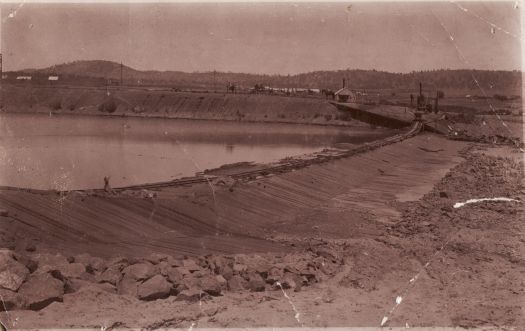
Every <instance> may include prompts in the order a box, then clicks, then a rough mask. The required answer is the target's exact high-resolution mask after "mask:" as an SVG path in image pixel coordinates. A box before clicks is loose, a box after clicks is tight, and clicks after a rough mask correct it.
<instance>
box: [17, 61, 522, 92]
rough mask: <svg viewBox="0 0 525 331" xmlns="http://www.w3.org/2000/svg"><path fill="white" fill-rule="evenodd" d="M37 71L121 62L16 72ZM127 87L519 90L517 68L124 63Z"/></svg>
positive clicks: (116, 69) (115, 66) (95, 73)
mask: <svg viewBox="0 0 525 331" xmlns="http://www.w3.org/2000/svg"><path fill="white" fill-rule="evenodd" d="M22 72H25V73H31V74H37V75H38V74H40V75H49V74H57V75H65V76H70V77H76V78H77V79H81V78H82V77H86V78H97V79H98V80H99V81H105V80H107V79H111V80H113V81H120V74H121V65H120V64H119V63H115V62H111V61H100V60H95V61H75V62H71V63H65V64H60V65H56V66H53V67H49V68H45V69H38V70H35V69H30V70H21V71H19V72H18V73H22ZM122 76H123V79H124V84H126V85H136V84H142V85H172V86H192V87H203V88H213V86H216V87H217V89H221V88H223V87H224V85H226V84H227V83H228V82H233V83H235V84H237V85H239V86H244V87H252V86H253V85H255V84H263V85H267V86H272V87H297V88H319V89H323V88H327V89H333V90H335V89H338V88H340V87H341V85H342V79H343V78H346V82H347V86H350V87H351V88H356V89H396V90H400V89H405V90H414V89H417V87H418V84H419V82H422V83H423V84H424V86H425V88H432V89H444V90H477V89H479V88H478V84H479V86H480V87H481V88H483V89H484V90H486V93H487V94H489V95H492V91H508V93H515V94H521V84H522V73H521V72H520V71H491V70H467V69H463V70H446V69H443V70H431V71H418V72H411V73H404V74H401V73H390V72H385V71H376V70H338V71H314V72H309V73H303V74H298V75H287V76H283V75H258V74H243V73H225V72H217V73H215V74H214V73H213V72H204V73H186V72H180V71H140V70H136V69H133V68H130V67H128V66H123V67H122Z"/></svg>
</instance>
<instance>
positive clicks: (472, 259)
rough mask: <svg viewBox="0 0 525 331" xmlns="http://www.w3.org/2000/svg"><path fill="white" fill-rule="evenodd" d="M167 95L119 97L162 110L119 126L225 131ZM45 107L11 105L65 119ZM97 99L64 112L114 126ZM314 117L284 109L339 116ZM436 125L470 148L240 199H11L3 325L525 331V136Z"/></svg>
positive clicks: (257, 184) (228, 184)
mask: <svg viewBox="0 0 525 331" xmlns="http://www.w3.org/2000/svg"><path fill="white" fill-rule="evenodd" d="M3 92H5V91H3ZM19 92H20V91H18V92H17V93H19ZM35 93H44V92H42V91H37V92H35ZM61 93H62V96H61V98H62V99H61V100H67V102H70V101H71V100H72V99H69V97H68V95H69V92H68V91H61ZM141 93H143V92H141ZM44 94H45V93H44ZM161 96H162V95H161V94H159V95H155V96H154V97H150V96H148V97H147V99H148V100H145V99H144V98H146V96H145V95H143V94H140V93H138V94H133V93H131V92H130V94H126V95H121V96H120V97H121V98H120V99H119V100H121V101H122V100H124V99H125V100H128V101H129V100H131V99H132V97H133V98H136V100H135V99H133V100H134V101H133V103H132V104H133V105H137V104H142V105H148V106H147V107H145V108H144V109H143V108H135V106H129V107H128V106H125V105H124V104H125V103H124V102H122V103H120V104H119V107H120V109H117V111H116V112H117V113H118V112H119V111H122V112H129V111H131V110H132V109H138V110H137V111H138V112H139V113H140V112H144V113H156V112H162V111H164V112H165V110H166V109H168V112H170V111H172V110H174V109H175V110H176V111H175V115H174V116H182V117H184V116H186V115H188V114H186V113H185V111H186V110H188V111H191V118H197V117H199V116H201V115H202V116H204V117H207V116H208V117H209V115H210V113H209V112H207V110H209V109H215V108H214V107H216V106H217V105H216V103H217V102H219V101H220V100H219V99H220V98H219V99H217V98H216V97H212V98H207V97H204V98H203V99H200V96H198V95H196V96H191V97H190V96H184V95H173V96H163V97H161ZM38 97H39V98H33V99H32V98H23V97H22V94H20V95H13V99H12V100H11V101H12V102H13V105H15V104H16V103H17V102H27V100H30V101H31V100H35V102H34V104H32V105H31V104H27V107H28V108H27V109H25V110H26V111H35V109H33V110H30V108H31V107H36V108H38V109H39V110H40V111H49V109H50V107H51V108H52V107H53V102H52V101H53V100H52V98H51V97H50V96H49V95H47V96H46V95H40V96H38ZM40 97H42V98H40ZM17 98H19V99H20V100H18V99H17ZM99 98H100V95H99V94H98V92H93V93H87V92H86V93H85V94H83V95H82V97H81V98H80V99H78V100H77V101H75V103H74V107H72V108H73V110H67V109H70V108H71V107H69V106H67V105H66V106H64V107H62V106H63V105H62V104H61V105H60V107H61V109H58V110H56V111H66V110H67V111H73V112H76V111H83V110H81V109H88V110H87V112H88V113H89V112H99V110H98V108H96V107H95V106H93V105H95V104H97V103H100V100H99ZM221 98H223V97H221ZM247 98H255V99H257V100H255V101H254V100H251V101H247ZM37 99H38V100H39V101H38V102H37V101H36V100H37ZM263 99H264V100H263ZM42 100H44V101H45V102H44V101H42ZM75 100H76V99H75ZM217 100H219V101H217ZM221 100H222V101H220V102H225V103H229V106H228V107H225V108H224V112H223V113H218V114H213V116H219V117H220V116H223V115H224V116H232V117H231V119H235V118H237V117H239V116H240V115H239V114H238V113H237V112H236V109H238V108H243V109H246V108H245V106H246V102H248V103H251V102H252V101H253V102H254V103H255V104H262V106H260V108H257V109H256V110H255V111H254V110H253V109H251V110H250V112H249V114H248V115H246V116H245V117H242V116H240V118H242V119H250V116H252V115H253V116H254V118H255V119H256V120H257V119H261V118H263V119H264V118H266V120H268V121H279V119H282V118H279V117H278V116H279V115H280V114H281V113H282V112H281V111H277V112H272V113H271V116H269V117H268V116H267V117H264V114H266V115H268V113H265V109H268V110H271V109H273V107H275V104H276V102H277V101H275V100H282V99H279V98H278V97H275V98H270V97H264V98H262V97H261V98H259V97H258V96H242V97H224V98H223V99H221ZM11 101H9V100H7V101H5V103H4V104H3V110H4V111H9V107H10V106H9V102H11ZM73 101H74V100H73ZM71 102H72V101H71ZM186 102H188V103H189V104H191V105H188V106H185V103H186ZM301 102H302V101H300V100H299V101H297V100H294V101H290V102H288V103H286V104H284V105H281V106H279V107H281V108H279V109H280V110H285V109H288V108H287V107H290V109H302V110H300V111H297V112H296V113H295V111H294V112H293V115H291V116H290V117H288V120H290V121H294V122H297V121H298V122H301V121H302V120H304V121H307V122H312V121H314V122H315V121H316V120H317V121H322V122H327V118H328V117H326V118H325V117H324V115H333V114H337V111H336V110H334V108H333V107H332V106H330V108H327V107H328V106H327V105H326V104H325V103H323V107H321V108H319V109H320V110H319V111H320V113H319V114H324V115H322V116H321V115H319V116H317V117H315V116H316V115H315V114H316V113H314V112H313V111H314V110H316V109H317V108H315V107H317V106H316V105H313V106H312V104H311V103H310V106H308V107H306V108H301V107H300V104H301ZM320 102H321V101H320ZM214 103H215V105H214ZM306 103H307V102H306ZM152 105H154V106H152ZM325 106H327V107H325ZM82 107H87V108H82ZM90 107H91V108H90ZM312 107H313V108H312ZM195 109H201V110H203V112H202V113H201V114H197V113H195ZM332 112H334V113H332ZM177 114H178V115H177ZM195 114H197V115H195ZM250 114H251V115H250ZM287 114H291V113H287ZM306 115H307V116H306ZM145 116H148V115H147V114H146V115H145ZM188 116H189V115H188ZM236 116H237V117H236ZM261 116H262V117H261ZM305 116H306V117H305ZM314 117H315V118H314ZM319 118H322V119H319ZM263 121H264V120H263ZM483 122H485V124H483ZM436 123H438V124H439V125H440V126H442V127H443V128H444V130H445V132H448V131H450V132H452V133H453V132H459V133H460V134H458V135H457V137H454V136H455V135H454V136H452V135H449V137H448V138H454V139H447V138H446V137H444V136H442V135H437V134H433V133H422V134H419V135H417V136H415V137H413V138H409V139H406V140H404V141H402V142H399V143H395V144H391V145H387V146H383V147H381V148H378V149H376V150H373V151H369V152H366V153H362V154H358V155H354V156H351V157H345V158H341V159H336V160H330V161H329V162H325V163H319V164H317V163H316V164H314V163H312V164H311V165H308V166H306V167H302V168H301V169H293V170H290V171H287V172H284V173H271V172H268V173H263V174H261V175H258V176H257V177H256V178H250V179H247V180H244V181H238V182H237V181H235V180H232V178H231V177H230V176H229V171H230V170H231V169H229V168H228V167H225V168H222V169H219V170H218V171H216V172H215V174H216V175H219V177H216V178H213V179H212V180H210V181H209V182H206V183H200V184H194V185H188V186H179V187H163V188H159V189H148V190H142V189H129V190H125V191H119V192H118V194H113V193H107V194H100V193H97V192H40V193H35V192H28V191H21V190H7V189H2V190H1V191H0V243H1V245H0V247H1V249H0V296H1V305H0V307H2V308H3V311H2V312H1V313H0V319H1V321H2V322H3V323H4V324H5V325H6V326H7V327H8V328H10V329H15V328H79V327H81V328H86V327H90V328H102V329H112V328H144V329H158V328H168V327H169V328H173V327H179V328H188V329H190V330H191V329H193V328H197V327H199V328H202V327H213V328H215V327H221V328H225V327H229V328H232V327H349V326H352V327H380V326H387V327H402V328H406V327H411V328H412V327H462V328H473V327H484V328H485V327H488V328H495V329H507V330H520V329H521V328H522V326H523V325H525V314H524V312H523V307H524V302H525V301H524V300H525V281H524V279H525V277H524V275H525V262H524V261H525V245H524V243H525V240H524V237H523V233H524V230H525V229H524V224H523V212H524V208H525V206H524V204H523V201H524V199H525V186H524V182H523V175H524V165H523V146H522V145H520V144H519V143H518V144H516V138H520V141H521V139H522V134H523V126H522V123H521V122H520V121H511V120H509V119H508V118H493V117H488V116H485V117H483V118H475V119H474V120H473V121H470V120H469V119H468V118H459V119H458V118H452V120H451V119H443V120H439V121H436ZM502 123H506V125H503V124H502ZM449 126H450V128H448V127H449ZM486 127H490V128H494V130H491V131H490V132H489V130H485V129H484V128H486ZM498 128H499V129H498ZM502 128H507V129H508V130H506V131H504V130H502ZM450 132H449V133H450ZM494 138H496V139H495V140H494ZM234 168H235V167H234ZM237 170H238V168H237ZM472 199H474V200H472ZM475 199H489V200H475ZM490 199H495V200H490ZM520 325H521V326H520Z"/></svg>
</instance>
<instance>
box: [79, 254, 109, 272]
mask: <svg viewBox="0 0 525 331" xmlns="http://www.w3.org/2000/svg"><path fill="white" fill-rule="evenodd" d="M75 262H78V263H82V264H83V265H85V266H86V268H87V270H88V271H90V272H102V271H104V270H105V269H106V268H107V262H106V260H104V259H102V258H100V257H94V256H91V255H89V254H80V255H76V256H75Z"/></svg>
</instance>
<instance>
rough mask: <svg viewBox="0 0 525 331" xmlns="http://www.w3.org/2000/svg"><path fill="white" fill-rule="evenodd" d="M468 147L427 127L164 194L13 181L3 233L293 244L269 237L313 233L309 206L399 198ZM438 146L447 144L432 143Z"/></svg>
mask: <svg viewBox="0 0 525 331" xmlns="http://www.w3.org/2000/svg"><path fill="white" fill-rule="evenodd" d="M463 146H464V144H461V143H457V142H449V141H447V140H445V139H443V138H438V137H435V136H430V135H420V136H417V137H414V138H411V139H407V140H405V141H403V142H400V143H397V144H392V145H388V146H385V147H383V148H380V149H376V150H374V151H371V152H368V153H365V154H359V155H356V156H354V157H350V158H342V159H337V160H333V161H331V162H325V163H321V164H315V165H311V166H308V167H306V168H303V169H302V170H299V171H294V172H287V173H284V174H281V175H278V176H271V175H269V176H266V177H265V178H260V179H257V180H253V181H249V182H245V183H238V184H236V185H234V186H233V187H228V186H225V185H212V184H211V183H201V184H196V185H193V186H191V187H185V186H181V187H175V188H169V187H166V188H162V189H158V190H157V191H155V193H156V197H155V198H144V197H143V196H141V195H133V194H131V193H130V194H127V193H125V192H123V193H121V194H117V195H114V196H105V195H98V196H97V195H85V194H81V193H78V192H77V193H70V194H68V195H58V194H55V193H45V194H44V193H43V194H35V193H30V192H23V191H8V190H4V191H1V193H0V208H3V209H6V210H8V211H9V215H10V217H9V220H8V221H7V220H6V222H3V224H4V225H7V228H5V229H3V230H2V231H3V232H4V233H3V237H4V238H3V239H2V240H3V241H4V242H6V243H8V242H12V243H18V244H20V245H24V244H27V243H28V242H31V241H32V240H35V243H36V245H37V246H42V247H51V248H54V249H67V250H68V251H70V252H88V253H91V254H93V255H100V256H108V255H115V254H119V253H121V254H134V255H147V254H149V253H150V252H152V251H158V252H168V253H171V254H205V253H210V252H215V253H221V252H224V253H239V252H268V251H287V250H290V247H289V246H282V245H281V244H278V243H276V242H273V241H268V240H266V238H267V237H268V236H270V235H272V234H274V233H273V231H275V230H277V229H280V228H282V229H283V231H284V230H285V229H287V228H288V229H292V228H293V229H296V230H297V231H296V233H295V234H294V235H297V236H301V235H312V228H310V227H308V228H306V229H304V230H303V231H300V228H299V227H296V226H297V224H296V223H297V222H300V221H301V219H302V215H307V214H309V213H311V212H312V211H313V210H314V209H315V208H319V207H320V206H322V205H323V204H324V203H326V202H327V201H330V200H331V199H334V198H336V197H337V196H340V195H341V194H345V193H348V192H349V190H352V191H355V190H357V191H359V190H360V189H365V188H366V190H367V194H365V195H363V197H369V198H370V199H376V198H377V197H381V199H383V200H385V199H386V198H388V199H390V200H395V195H399V194H402V193H403V192H410V191H412V190H413V189H414V187H416V188H419V189H418V190H422V191H424V190H425V187H427V186H428V187H427V189H430V188H431V187H432V183H433V181H434V180H437V179H439V178H440V177H441V176H442V175H443V174H444V172H446V171H447V170H448V169H449V168H450V167H451V166H453V165H454V164H455V163H456V162H458V157H457V155H458V151H459V150H460V149H461V148H462V147H463ZM421 147H423V149H422V148H421ZM438 148H440V149H442V150H441V151H439V152H429V150H430V151H432V150H437V149H438ZM421 187H423V188H421ZM388 192H391V193H388ZM407 194H408V193H407ZM388 199H387V200H388ZM363 201H364V200H363ZM385 201H386V200H385ZM358 215H359V214H356V217H358ZM316 222H318V224H325V223H326V226H327V227H328V229H327V230H326V231H330V232H331V233H333V234H334V235H336V236H338V235H340V236H347V235H348V232H345V231H342V230H341V229H347V230H348V231H351V227H350V228H348V224H347V223H346V222H347V220H322V219H319V220H316ZM341 222H343V223H341ZM337 229H339V230H337ZM341 231H342V232H341ZM345 233H346V234H345ZM20 236H21V237H20Z"/></svg>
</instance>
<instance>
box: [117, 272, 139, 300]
mask: <svg viewBox="0 0 525 331" xmlns="http://www.w3.org/2000/svg"><path fill="white" fill-rule="evenodd" d="M139 284H140V283H139V282H137V280H136V279H134V278H132V277H130V276H126V275H124V277H123V278H122V279H121V280H120V281H119V282H118V284H117V293H118V294H120V295H129V296H132V297H137V292H138V286H139Z"/></svg>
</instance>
